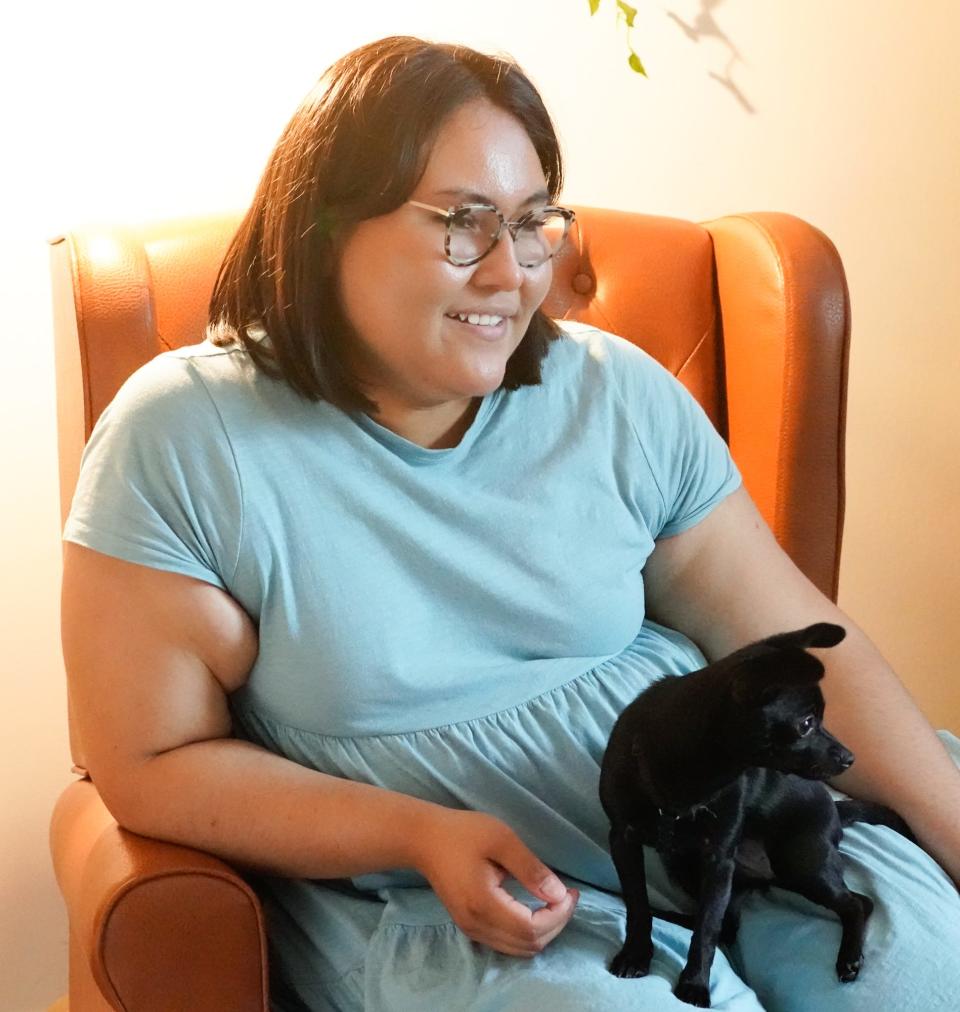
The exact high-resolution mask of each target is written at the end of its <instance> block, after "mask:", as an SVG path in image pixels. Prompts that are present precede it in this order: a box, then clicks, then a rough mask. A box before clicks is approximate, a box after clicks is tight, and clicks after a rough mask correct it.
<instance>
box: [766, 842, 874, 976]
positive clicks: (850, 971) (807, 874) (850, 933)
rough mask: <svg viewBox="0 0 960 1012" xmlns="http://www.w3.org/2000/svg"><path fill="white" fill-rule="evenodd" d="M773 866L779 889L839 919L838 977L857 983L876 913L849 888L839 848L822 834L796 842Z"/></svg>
mask: <svg viewBox="0 0 960 1012" xmlns="http://www.w3.org/2000/svg"><path fill="white" fill-rule="evenodd" d="M772 863H773V868H774V871H775V873H776V875H777V880H776V885H779V886H782V887H783V888H785V889H791V890H793V891H794V892H797V893H800V895H801V896H805V897H806V898H807V899H808V900H810V901H811V902H813V903H816V904H818V905H819V906H821V907H826V908H827V909H828V910H832V911H833V912H834V913H835V914H836V915H837V916H838V917H839V918H840V923H841V925H842V927H843V935H842V937H841V939H840V949H839V951H838V953H837V977H838V978H839V979H840V981H841V982H842V983H845V984H847V983H849V982H850V981H853V980H856V979H857V975H858V974H859V973H860V968H861V967H862V966H863V936H864V932H865V929H866V923H867V918H868V917H869V916H870V914H871V913H873V901H872V900H871V899H870V898H869V897H867V896H864V895H862V894H861V893H855V892H851V891H850V890H849V889H848V888H847V885H846V883H845V882H844V881H843V866H842V863H841V858H840V852H839V851H838V850H837V848H836V845H835V844H833V843H832V842H831V841H830V840H827V839H824V837H823V836H822V835H819V834H817V835H813V834H810V835H807V836H803V837H799V838H795V839H794V840H793V841H791V844H790V846H789V848H787V849H785V853H780V854H778V855H777V856H776V857H775V858H774V860H773V862H772Z"/></svg>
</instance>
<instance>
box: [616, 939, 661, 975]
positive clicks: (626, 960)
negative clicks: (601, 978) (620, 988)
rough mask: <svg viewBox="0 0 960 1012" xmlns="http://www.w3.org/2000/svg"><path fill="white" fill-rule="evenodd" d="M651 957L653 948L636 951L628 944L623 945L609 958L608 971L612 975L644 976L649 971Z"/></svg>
mask: <svg viewBox="0 0 960 1012" xmlns="http://www.w3.org/2000/svg"><path fill="white" fill-rule="evenodd" d="M652 958H653V950H652V949H651V950H649V951H646V952H643V951H641V952H637V951H636V950H635V949H632V948H630V947H629V946H626V945H625V946H624V947H623V948H622V949H621V950H620V951H619V952H618V953H617V954H616V955H615V956H614V957H613V959H611V960H610V967H609V969H610V972H611V973H612V974H613V975H614V977H627V978H632V977H646V975H647V974H648V973H649V972H650V960H651V959H652Z"/></svg>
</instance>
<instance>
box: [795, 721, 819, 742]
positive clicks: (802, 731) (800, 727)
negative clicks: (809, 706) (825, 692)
mask: <svg viewBox="0 0 960 1012" xmlns="http://www.w3.org/2000/svg"><path fill="white" fill-rule="evenodd" d="M816 726H817V718H816V717H804V718H803V720H801V721H800V723H799V724H797V734H799V735H800V737H801V738H806V736H807V735H808V734H810V732H811V731H813V729H814V728H815V727H816Z"/></svg>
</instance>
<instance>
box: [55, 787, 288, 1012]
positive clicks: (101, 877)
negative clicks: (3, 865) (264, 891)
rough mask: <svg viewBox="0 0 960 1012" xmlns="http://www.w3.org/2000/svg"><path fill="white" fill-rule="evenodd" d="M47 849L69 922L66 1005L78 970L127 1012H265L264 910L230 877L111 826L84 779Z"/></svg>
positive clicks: (67, 799)
mask: <svg viewBox="0 0 960 1012" xmlns="http://www.w3.org/2000/svg"><path fill="white" fill-rule="evenodd" d="M50 848H51V853H52V855H53V863H54V868H55V871H56V876H57V881H58V882H59V885H60V889H61V892H62V893H63V896H64V899H65V901H66V906H67V912H68V915H69V919H70V935H71V949H72V951H71V996H73V993H74V980H73V977H74V971H75V969H76V971H77V973H78V974H81V975H83V976H87V971H89V976H91V977H92V982H93V983H94V984H95V985H96V988H98V989H99V991H100V992H101V994H102V995H103V997H104V998H105V999H106V1001H107V1002H108V1003H109V1004H110V1005H111V1006H113V1007H114V1008H116V1009H123V1010H127V1012H146V1010H158V1012H159V1010H172V1009H203V1010H204V1012H221V1010H222V1012H227V1010H230V1012H239V1010H247V1009H249V1010H251V1012H253V1010H261V1012H262V1010H265V1009H267V1008H268V999H267V979H268V978H267V958H266V954H267V946H266V936H265V932H264V924H263V915H262V911H261V908H260V904H259V901H258V899H257V897H256V894H255V893H254V892H253V890H252V889H251V888H250V886H249V885H248V884H247V883H246V882H245V881H244V880H243V878H241V877H240V875H238V874H237V873H236V872H235V871H234V870H233V869H232V868H230V867H228V866H227V865H226V864H224V863H223V862H222V861H220V860H218V859H217V858H214V857H212V856H211V855H209V854H203V853H200V852H199V851H195V850H191V849H189V848H187V847H180V846H176V845H174V844H169V843H163V842H161V841H157V840H152V839H148V838H146V837H142V836H138V835H137V834H135V833H131V832H128V831H127V830H124V829H121V828H120V826H118V825H117V823H116V821H115V820H114V819H113V817H112V816H111V815H110V813H109V812H108V811H107V809H106V807H105V806H104V804H103V802H102V801H101V799H100V796H99V794H98V793H97V790H96V788H95V787H94V785H93V784H92V783H91V782H89V781H78V782H77V783H74V784H72V785H71V786H70V787H68V788H67V789H66V790H65V791H64V792H63V794H62V795H61V796H60V799H59V800H58V802H57V805H56V808H55V810H54V813H53V817H52V820H51V825H50ZM75 961H77V962H79V964H80V965H79V966H76V967H75ZM87 990H88V991H89V990H90V989H89V988H88V989H87ZM91 1004H93V1003H91ZM97 1004H99V1003H97ZM74 1007H75V1006H74V1005H73V1004H71V1008H74ZM99 1007H102V1006H99ZM78 1012H84V1009H83V1007H82V1006H80V1008H79V1010H78Z"/></svg>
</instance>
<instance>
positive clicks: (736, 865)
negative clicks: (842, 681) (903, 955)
mask: <svg viewBox="0 0 960 1012" xmlns="http://www.w3.org/2000/svg"><path fill="white" fill-rule="evenodd" d="M845 635H846V631H845V630H844V629H843V628H842V627H841V626H837V625H831V624H829V623H820V624H818V625H813V626H810V627H808V628H806V629H801V630H798V631H796V632H789V633H781V634H779V635H776V636H770V637H768V638H767V639H764V640H760V641H759V642H757V643H753V644H751V645H749V646H747V647H744V648H743V649H741V650H738V651H736V652H735V653H733V654H731V655H730V656H729V657H726V658H724V659H722V660H720V661H717V662H716V663H714V664H710V665H709V666H707V667H706V668H702V669H701V670H699V671H695V672H693V673H692V674H689V675H685V676H682V677H678V676H675V675H666V676H664V677H663V678H661V679H659V680H658V681H656V682H654V683H653V684H652V685H650V686H649V687H648V688H647V689H645V690H644V691H643V692H641V693H640V695H639V696H637V698H636V699H635V700H634V701H633V702H632V703H631V704H630V705H629V706H627V708H626V709H625V710H624V711H623V713H622V714H621V715H620V717H619V719H618V720H617V722H616V724H615V725H614V728H613V731H612V733H611V735H610V741H609V743H608V745H607V749H606V752H605V754H604V758H603V765H602V769H601V774H600V800H601V803H602V805H603V808H604V810H605V812H606V813H607V817H608V818H609V820H610V827H611V828H610V849H611V853H612V855H613V860H614V863H615V865H616V868H617V873H618V875H619V876H620V884H621V887H622V890H623V896H624V900H625V902H626V907H627V931H626V941H625V943H624V945H623V948H622V949H621V950H620V951H619V952H618V953H617V955H616V956H615V957H614V958H613V960H612V962H611V964H610V972H611V973H614V974H616V975H617V976H619V977H643V976H645V975H646V974H647V972H648V971H649V969H650V960H651V958H652V955H653V945H652V941H651V929H652V921H651V916H652V913H651V908H650V905H649V901H648V898H647V888H646V879H645V874H644V858H643V845H646V846H650V847H654V848H656V850H657V851H658V852H659V853H660V854H661V855H662V857H663V860H664V864H665V866H666V868H667V870H668V872H669V873H670V875H671V876H672V877H673V879H674V880H675V881H676V882H677V883H678V884H679V885H681V886H682V887H683V888H684V889H685V890H686V891H687V892H688V893H689V894H690V895H691V896H692V897H693V898H694V899H695V900H697V902H698V905H699V908H698V910H697V913H696V914H695V915H694V917H693V918H692V919H690V921H689V923H690V926H692V927H693V937H692V939H691V942H690V951H689V955H688V957H687V964H686V966H685V967H684V969H683V971H682V972H681V974H680V979H679V982H678V983H677V985H676V988H675V989H674V994H675V995H676V996H677V997H678V998H680V999H681V1000H682V1001H685V1002H688V1003H689V1004H691V1005H696V1006H698V1007H700V1008H708V1007H709V1004H710V1000H709V984H710V968H711V965H712V963H713V958H714V954H715V952H716V948H717V944H718V943H729V942H732V941H733V940H734V938H735V937H736V934H737V930H738V927H739V921H740V915H739V908H740V903H741V900H742V897H743V895H744V893H745V892H746V890H748V889H751V888H767V887H769V886H770V885H777V886H780V887H782V888H785V889H790V890H793V891H794V892H798V893H800V895H802V896H805V897H807V898H808V899H810V900H812V901H813V902H814V903H817V904H819V905H821V906H824V907H827V908H828V909H830V910H833V911H834V912H835V913H836V914H837V915H838V916H839V918H840V920H841V923H842V926H843V937H842V940H841V943H840V950H839V953H838V955H837V964H836V965H837V975H838V977H839V979H840V980H841V981H852V980H854V979H856V976H857V974H858V973H859V971H860V967H861V964H862V960H863V936H864V927H865V923H866V920H867V918H868V917H869V916H870V913H871V911H872V910H873V903H872V901H871V900H870V899H868V898H867V897H866V896H863V895H861V894H859V893H854V892H851V891H850V890H849V889H848V888H847V887H846V885H845V883H844V881H843V870H842V866H841V859H840V852H839V850H838V849H837V846H838V844H839V842H840V837H841V835H842V827H843V826H847V825H850V824H851V823H852V822H857V821H862V822H870V823H874V824H879V825H885V826H889V827H891V828H892V829H896V830H897V831H898V832H900V833H902V834H903V835H905V836H907V837H909V838H910V839H912V836H911V834H910V830H909V829H908V828H907V826H906V824H905V823H904V822H903V820H902V819H900V817H899V816H898V815H896V814H895V813H894V812H892V811H891V810H890V809H888V808H885V807H884V806H882V805H875V804H870V803H866V802H856V801H840V802H834V801H833V799H832V798H831V797H830V794H829V792H828V791H827V789H826V787H825V786H824V785H823V784H822V783H820V782H819V781H823V780H826V779H828V778H830V777H833V776H836V775H837V774H839V773H842V772H843V771H844V770H846V769H848V768H849V767H850V765H851V764H852V763H853V754H852V753H851V752H850V751H849V750H848V749H847V748H845V747H844V746H843V745H842V744H841V743H840V742H839V741H837V739H836V738H834V737H833V736H832V735H831V734H829V733H828V732H827V731H826V730H825V729H824V727H823V726H822V720H823V710H824V702H823V694H822V693H821V691H820V688H819V686H818V684H817V683H818V682H819V681H820V679H821V678H822V677H823V674H824V668H823V665H822V664H821V663H820V661H819V660H818V659H817V658H816V657H814V656H813V655H812V654H809V653H807V652H806V649H805V648H807V647H830V646H835V645H836V644H837V643H839V642H840V641H841V640H842V639H843V638H844V636H845ZM654 913H656V914H657V916H661V914H660V911H654ZM668 919H669V920H673V921H679V922H680V923H683V922H684V920H686V918H684V917H683V915H680V916H679V917H677V916H674V915H668Z"/></svg>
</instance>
